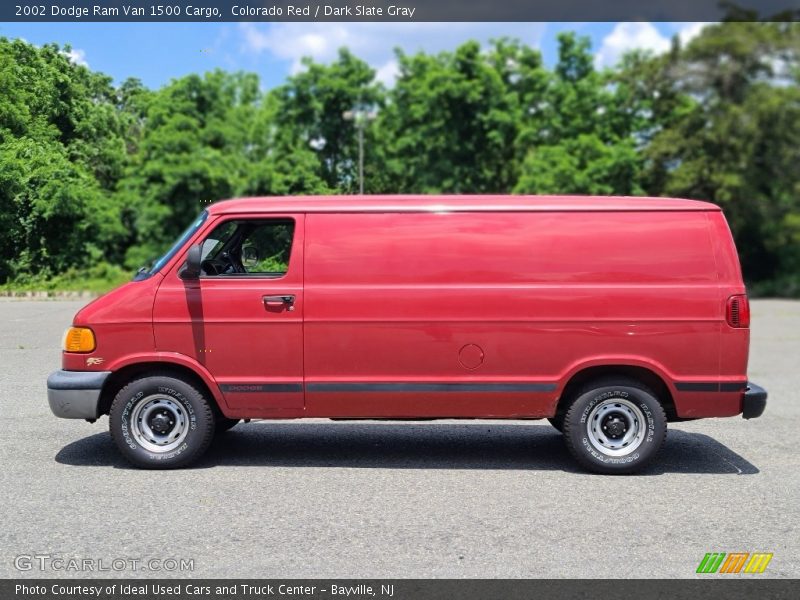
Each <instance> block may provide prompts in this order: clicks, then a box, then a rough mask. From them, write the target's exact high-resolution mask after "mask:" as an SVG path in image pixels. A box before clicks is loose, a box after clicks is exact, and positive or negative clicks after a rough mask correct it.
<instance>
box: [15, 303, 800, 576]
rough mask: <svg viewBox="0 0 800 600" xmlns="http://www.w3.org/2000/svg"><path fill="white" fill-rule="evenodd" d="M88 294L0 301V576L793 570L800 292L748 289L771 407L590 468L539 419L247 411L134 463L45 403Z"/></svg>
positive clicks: (702, 425) (755, 360)
mask: <svg viewBox="0 0 800 600" xmlns="http://www.w3.org/2000/svg"><path fill="white" fill-rule="evenodd" d="M82 304H83V301H80V302H75V301H31V300H11V299H5V300H0V314H1V315H2V316H1V317H0V365H2V369H0V464H1V465H2V467H0V503H2V512H0V515H1V520H2V524H1V526H0V576H1V577H91V576H93V575H95V576H96V575H98V574H99V575H101V576H103V577H109V576H125V577H129V576H136V577H149V576H158V577H164V576H167V577H259V578H261V577H279V578H283V577H319V578H332V577H336V578H347V577H368V578H384V577H392V578H393V577H402V578H410V577H492V578H495V577H515V578H517V577H613V578H631V577H666V578H675V577H678V578H684V577H695V576H696V575H695V569H696V568H697V565H698V563H699V562H700V560H701V559H702V558H703V556H704V555H705V553H707V552H770V553H773V554H774V557H773V559H772V562H771V563H770V564H769V566H768V568H767V570H766V572H765V573H764V574H763V575H760V576H759V577H764V576H771V577H798V576H800V558H799V557H800V534H799V533H798V525H797V523H798V520H799V519H800V459H798V442H800V435H798V432H800V303H798V302H789V301H774V300H764V301H754V302H752V310H753V322H752V346H751V359H750V373H749V374H750V378H751V379H752V380H753V381H755V382H757V383H759V384H761V385H762V386H764V387H766V388H767V390H768V391H769V394H770V396H769V402H768V405H767V410H766V413H765V414H764V416H762V417H761V418H760V419H755V420H751V421H745V420H743V419H741V418H738V417H737V418H730V419H709V420H703V421H694V422H687V423H678V424H670V430H669V433H668V436H667V441H666V443H665V445H664V448H663V449H662V451H661V453H660V455H659V456H658V457H657V459H656V461H655V464H654V465H653V466H652V468H650V469H649V470H647V471H645V472H644V473H642V474H640V475H636V476H628V477H608V476H600V475H591V474H588V473H585V472H583V471H581V470H580V469H579V468H578V467H577V466H576V464H575V463H574V461H573V460H572V459H571V457H570V456H569V454H568V452H567V450H566V448H565V447H564V444H563V442H562V440H561V436H560V434H558V433H557V432H556V431H555V430H554V429H553V428H552V427H551V426H550V425H549V424H548V423H547V422H546V421H535V422H522V421H506V422H500V421H472V422H469V421H467V422H464V421H436V422H431V423H386V422H331V421H327V420H313V421H288V422H276V421H263V422H258V423H255V422H254V423H250V424H240V425H238V426H237V427H235V428H234V429H233V430H232V431H231V432H229V433H227V434H224V435H222V436H220V437H219V439H217V440H215V442H214V445H213V446H212V448H211V450H210V451H209V453H208V455H207V456H206V457H205V458H204V459H203V460H202V461H201V462H200V463H199V465H198V466H197V467H196V468H192V469H187V470H180V471H166V472H158V471H141V470H136V469H133V468H130V467H129V466H128V465H127V463H125V462H124V461H123V459H122V458H121V457H120V456H119V455H118V453H117V451H116V449H115V447H114V445H113V442H112V441H111V437H110V435H109V434H108V419H107V418H106V417H104V418H102V419H100V420H99V421H98V422H97V423H95V424H88V423H86V422H83V421H68V420H62V419H58V418H56V417H54V416H53V415H52V414H51V413H50V410H49V408H48V406H47V398H46V390H45V381H46V379H47V375H48V374H49V373H50V372H51V371H52V370H54V369H57V368H59V366H60V351H59V346H60V340H61V334H62V332H63V330H64V328H65V327H67V326H68V325H69V324H70V321H71V318H72V315H73V314H74V312H75V311H76V310H77V309H78V308H80V306H81V305H82ZM35 556H40V557H41V556H44V557H45V558H43V559H42V558H35ZM59 559H61V560H62V561H63V562H60V563H59V562H54V561H58V560H59ZM75 559H77V560H78V561H80V562H76V560H75ZM85 560H88V561H89V562H84V561H85ZM153 560H155V561H161V562H152V561H153ZM113 561H117V562H116V563H114V562H113ZM120 561H124V564H125V565H126V566H125V568H121V569H120V570H115V569H116V568H117V567H121V566H122V564H123V562H120ZM170 561H175V562H170ZM180 561H183V569H184V570H181V562H180ZM54 564H55V566H54ZM133 564H135V565H136V566H135V567H131V566H130V565H133ZM41 565H45V566H46V568H45V569H44V570H42V569H41V568H40V566H41ZM80 565H83V566H80ZM89 565H93V566H94V568H95V569H100V568H105V569H107V571H104V572H101V573H97V572H92V571H87V570H82V569H83V568H84V567H85V566H89ZM58 566H60V567H61V569H58V568H57V567H58ZM71 567H72V568H71ZM75 567H77V568H75ZM156 569H160V570H156ZM750 577H753V576H750Z"/></svg>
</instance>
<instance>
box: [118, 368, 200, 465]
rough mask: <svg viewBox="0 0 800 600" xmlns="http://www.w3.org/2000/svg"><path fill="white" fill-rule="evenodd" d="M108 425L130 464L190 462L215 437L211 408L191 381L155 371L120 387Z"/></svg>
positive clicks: (185, 463) (198, 455)
mask: <svg viewBox="0 0 800 600" xmlns="http://www.w3.org/2000/svg"><path fill="white" fill-rule="evenodd" d="M134 421H135V423H134ZM145 425H146V426H145ZM109 428H110V430H111V437H112V438H113V439H114V442H115V443H116V445H117V447H118V448H119V450H120V452H121V453H122V455H123V456H124V457H125V458H126V459H127V460H128V461H130V462H131V463H132V464H134V465H136V466H137V467H143V468H145V469H175V468H179V467H185V466H187V465H189V464H190V463H192V462H194V461H195V460H197V459H198V458H200V456H202V455H203V453H204V452H205V451H206V450H207V449H208V446H209V445H210V444H211V440H212V439H213V437H214V412H213V410H212V407H211V405H210V403H209V401H208V400H207V399H206V398H204V397H203V394H202V393H201V392H200V391H198V389H197V388H196V387H194V386H193V385H192V384H190V383H188V382H186V381H184V380H182V379H178V378H176V377H175V376H173V375H171V374H166V373H156V374H153V375H151V376H149V377H141V378H139V379H135V380H133V381H131V382H130V383H129V384H128V385H126V386H125V387H123V388H122V389H121V390H120V391H119V393H118V394H117V395H116V397H115V398H114V401H113V402H112V403H111V410H110V411H109ZM162 448H163V449H162Z"/></svg>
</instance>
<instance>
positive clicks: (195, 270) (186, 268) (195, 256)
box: [178, 245, 201, 279]
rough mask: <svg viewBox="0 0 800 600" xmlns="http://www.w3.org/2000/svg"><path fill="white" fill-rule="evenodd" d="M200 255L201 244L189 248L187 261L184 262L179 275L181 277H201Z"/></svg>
mask: <svg viewBox="0 0 800 600" xmlns="http://www.w3.org/2000/svg"><path fill="white" fill-rule="evenodd" d="M200 257H201V250H200V246H199V245H195V246H192V247H191V248H189V252H187V253H186V262H185V263H183V267H181V270H180V272H179V273H178V276H179V277H180V278H181V279H199V278H200V262H201V261H200Z"/></svg>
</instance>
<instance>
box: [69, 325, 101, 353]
mask: <svg viewBox="0 0 800 600" xmlns="http://www.w3.org/2000/svg"><path fill="white" fill-rule="evenodd" d="M61 346H62V347H63V348H64V351H65V352H92V351H94V349H95V348H96V347H97V344H95V341H94V332H93V331H92V330H91V329H89V328H88V327H70V328H69V329H67V330H66V331H65V332H64V342H63V343H62V344H61Z"/></svg>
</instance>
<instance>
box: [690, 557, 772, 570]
mask: <svg viewBox="0 0 800 600" xmlns="http://www.w3.org/2000/svg"><path fill="white" fill-rule="evenodd" d="M771 560H772V553H771V552H770V553H766V552H753V553H752V554H751V553H749V552H730V553H727V554H726V553H725V552H709V553H708V554H706V555H705V556H704V557H703V560H701V561H700V564H699V565H698V567H697V572H698V573H763V572H764V571H766V569H767V565H768V564H769V562H770V561H771Z"/></svg>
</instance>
